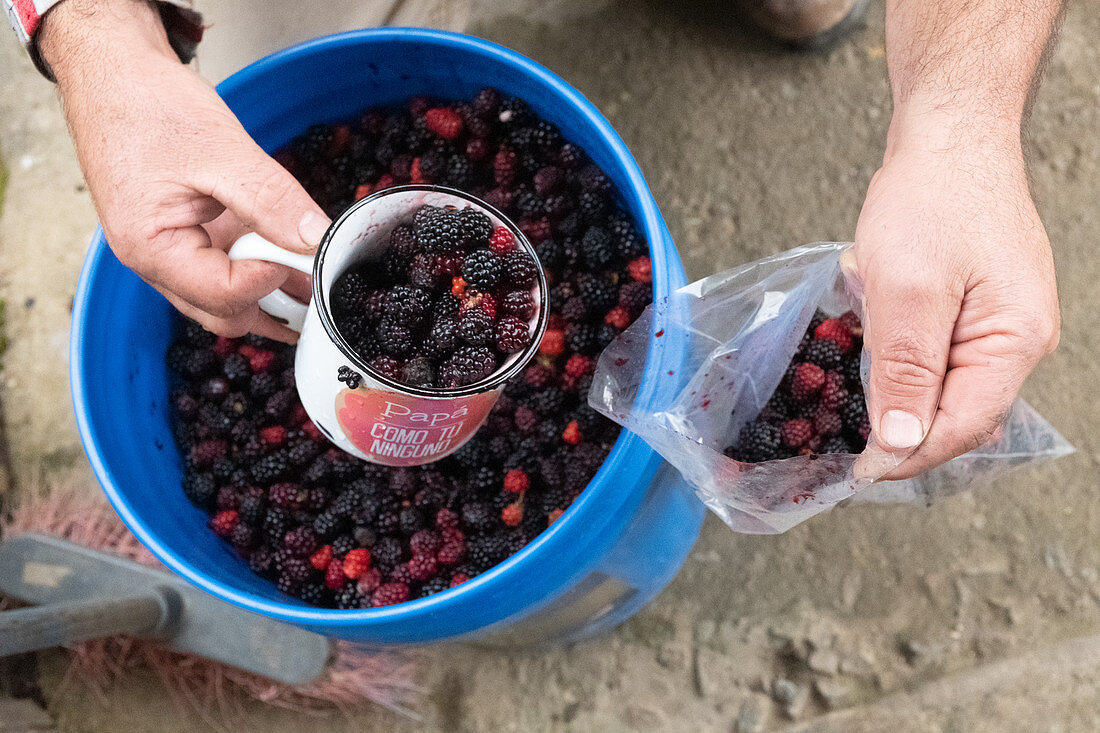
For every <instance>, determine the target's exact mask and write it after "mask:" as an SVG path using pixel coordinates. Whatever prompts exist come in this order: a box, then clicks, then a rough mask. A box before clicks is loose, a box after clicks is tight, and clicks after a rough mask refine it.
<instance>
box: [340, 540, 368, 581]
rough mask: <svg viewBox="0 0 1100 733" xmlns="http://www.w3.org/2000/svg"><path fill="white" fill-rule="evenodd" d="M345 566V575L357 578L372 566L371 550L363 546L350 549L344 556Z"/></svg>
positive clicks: (353, 578) (352, 578)
mask: <svg viewBox="0 0 1100 733" xmlns="http://www.w3.org/2000/svg"><path fill="white" fill-rule="evenodd" d="M343 566H344V567H343V569H344V575H346V576H347V577H348V578H349V579H351V580H357V579H358V578H359V577H361V576H362V575H363V573H365V572H366V571H367V568H369V567H370V551H369V550H367V549H366V548H363V547H359V548H356V549H354V550H350V551H349V552H348V553H347V554H346V555H345V556H344V563H343Z"/></svg>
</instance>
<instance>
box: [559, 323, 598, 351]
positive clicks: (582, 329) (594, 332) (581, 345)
mask: <svg viewBox="0 0 1100 733" xmlns="http://www.w3.org/2000/svg"><path fill="white" fill-rule="evenodd" d="M565 345H566V348H567V349H569V350H570V351H572V352H574V353H577V354H585V355H591V354H596V353H597V352H599V350H600V341H599V333H598V329H597V327H596V326H595V325H593V324H591V323H570V324H569V325H568V326H566V329H565Z"/></svg>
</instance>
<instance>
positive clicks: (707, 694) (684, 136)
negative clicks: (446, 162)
mask: <svg viewBox="0 0 1100 733" xmlns="http://www.w3.org/2000/svg"><path fill="white" fill-rule="evenodd" d="M457 5H459V6H461V8H459V9H460V10H462V12H458V10H456V9H455V8H454V7H451V8H450V13H449V14H442V15H434V16H426V17H428V19H429V20H430V21H433V22H437V21H438V22H441V23H444V24H455V23H458V24H465V27H466V28H467V29H468V30H469V31H470V32H472V33H474V34H476V35H480V36H483V37H486V38H490V39H492V40H495V41H499V42H501V43H504V44H506V45H509V46H511V47H513V48H516V49H518V50H520V51H522V52H524V53H526V54H528V55H530V56H531V57H533V58H535V59H536V60H538V61H540V62H542V63H544V64H545V65H547V66H548V67H550V68H551V69H553V70H554V71H556V72H557V73H559V74H561V75H562V76H563V77H564V78H565V79H567V80H568V81H570V82H572V83H573V84H575V85H576V86H577V87H578V88H579V89H580V90H581V91H582V92H583V93H585V94H586V95H587V96H588V97H589V98H590V99H591V100H592V101H593V102H595V103H596V104H597V106H599V107H600V109H601V110H603V112H604V113H605V114H606V115H607V116H608V117H609V118H610V120H611V122H612V123H613V124H614V125H615V127H616V128H617V129H618V130H619V132H620V134H621V135H622V136H623V138H624V139H625V140H626V142H627V144H628V145H629V147H630V148H631V150H632V151H633V152H634V154H635V156H636V157H637V158H638V160H639V162H640V164H641V166H642V169H643V171H644V172H645V174H646V176H647V178H648V181H649V183H650V186H651V187H652V189H653V192H654V194H655V196H656V198H657V201H658V203H659V204H660V206H661V210H662V211H663V213H664V215H665V217H666V219H667V221H668V223H669V226H670V228H671V231H672V233H673V236H674V238H675V240H676V242H677V245H678V247H679V250H680V254H681V256H682V258H683V260H684V263H685V265H686V268H687V271H688V275H689V277H690V278H692V279H694V278H697V277H701V276H704V275H707V274H710V273H711V272H714V271H717V270H720V269H724V268H726V267H729V266H732V265H735V264H738V263H741V262H745V261H748V260H751V259H755V258H757V257H760V256H763V255H766V254H770V253H774V252H778V251H780V250H783V249H787V248H789V247H792V246H795V245H798V244H802V243H805V242H810V241H815V240H829V239H839V240H845V239H849V238H850V237H851V236H852V233H853V231H854V227H855V222H856V218H857V216H858V213H859V208H860V204H861V200H862V195H863V192H864V191H865V189H866V186H867V183H868V181H869V179H870V177H871V174H872V173H873V172H874V170H875V167H876V165H877V163H878V161H879V159H880V157H881V154H882V148H883V142H884V136H885V131H886V127H887V124H888V121H889V116H890V109H891V107H890V98H889V90H888V87H887V83H886V77H885V73H886V63H885V56H884V47H883V32H882V13H883V11H882V3H881V2H875V3H873V4H872V10H871V14H870V18H869V21H868V27H867V28H866V29H863V30H861V31H859V32H857V33H856V34H855V35H853V36H852V37H851V38H849V39H847V40H845V41H844V42H842V43H841V44H840V45H838V46H837V47H835V48H833V49H831V50H829V51H826V52H815V53H787V52H784V51H782V50H780V49H776V48H774V47H773V46H771V45H769V44H767V43H765V42H762V41H759V40H756V39H753V38H752V37H750V36H748V35H746V34H745V33H743V32H741V31H740V30H739V29H738V28H737V27H736V24H735V23H734V22H733V20H732V19H731V18H730V16H729V12H728V10H727V6H728V4H727V3H719V2H716V1H715V2H692V3H686V4H685V3H675V4H673V3H663V2H660V0H647V1H641V0H638V1H635V2H621V3H606V2H598V3H580V2H572V1H558V2H549V3H544V4H542V5H541V6H540V7H538V8H537V9H533V10H531V11H530V12H528V8H529V7H531V6H532V4H530V3H524V2H521V1H520V0H509V1H508V2H505V3H498V4H488V3H486V4H478V3H474V4H472V5H469V4H465V5H464V4H462V3H458V4H457ZM205 6H206V9H207V12H208V15H209V16H211V17H212V18H213V19H214V20H215V25H214V26H213V28H212V29H211V31H210V32H209V33H210V36H211V39H210V47H211V48H212V49H214V51H216V53H214V52H212V54H213V55H214V56H215V57H214V58H211V59H210V60H209V61H208V62H205V61H204V69H205V70H207V72H208V73H210V74H211V75H212V76H214V77H215V78H218V77H220V76H221V75H223V74H224V73H227V72H228V71H230V70H232V69H233V68H235V67H236V66H239V65H240V63H243V62H244V61H246V60H248V58H250V57H255V56H256V55H259V54H260V53H262V52H265V51H268V50H271V49H273V48H275V47H278V46H280V45H284V44H285V43H286V42H289V41H292V40H297V36H295V33H302V32H305V31H306V30H309V31H316V32H321V30H341V29H343V28H344V27H350V26H347V25H340V24H341V23H348V22H349V18H352V15H351V14H348V13H345V14H341V12H342V11H340V10H339V8H342V7H344V6H342V5H340V4H339V3H335V4H334V7H336V8H337V9H336V10H333V11H332V15H333V18H331V19H330V20H331V26H330V27H325V28H323V29H322V28H320V27H318V28H314V27H313V26H310V27H309V28H308V29H305V30H303V29H301V28H297V29H293V28H291V27H290V25H289V24H288V23H285V22H284V23H282V24H280V23H278V22H276V20H273V21H272V28H273V32H272V35H271V36H270V37H261V38H259V39H256V38H250V39H249V41H248V43H244V44H239V45H234V44H231V43H228V42H227V40H226V39H227V38H232V35H231V31H232V30H233V25H232V24H233V23H234V22H240V23H243V22H244V20H245V19H246V16H245V14H244V13H243V12H242V11H241V10H240V9H239V8H237V9H235V10H234V9H230V8H228V7H227V6H230V3H225V2H215V1H213V0H211V2H209V3H205ZM348 7H350V4H348ZM673 8H675V9H673ZM222 9H225V15H224V16H222V17H223V18H224V20H223V21H222V22H221V25H219V24H218V23H219V21H218V18H219V13H220V12H221V11H222ZM1094 9H1095V8H1094V7H1092V6H1091V5H1090V4H1088V3H1075V4H1073V5H1072V7H1071V8H1070V10H1069V14H1068V17H1067V19H1066V23H1065V27H1064V30H1063V33H1062V40H1061V43H1060V44H1059V46H1058V49H1057V52H1056V54H1055V55H1054V58H1053V61H1052V64H1051V67H1050V69H1049V71H1048V73H1047V78H1046V81H1045V83H1044V85H1043V88H1042V91H1041V93H1040V95H1039V97H1038V101H1037V104H1036V106H1035V110H1034V116H1033V120H1032V123H1031V126H1030V130H1029V140H1028V150H1029V152H1030V157H1031V164H1032V178H1033V190H1034V194H1035V196H1036V200H1037V202H1038V205H1039V209H1040V212H1041V214H1042V215H1043V219H1044V221H1045V223H1046V225H1047V229H1048V231H1049V233H1050V237H1051V241H1052V242H1053V244H1054V250H1055V259H1056V263H1057V267H1058V277H1059V286H1060V292H1061V302H1062V309H1063V332H1062V342H1061V346H1060V348H1059V350H1058V351H1057V353H1055V354H1054V355H1053V356H1051V357H1049V358H1048V359H1047V360H1045V361H1044V362H1043V363H1042V364H1041V365H1040V366H1039V368H1038V369H1037V370H1036V372H1035V373H1034V374H1033V376H1032V377H1031V378H1030V379H1029V381H1028V382H1027V384H1026V385H1025V387H1024V390H1023V395H1024V396H1025V397H1026V398H1027V399H1028V400H1029V401H1030V402H1031V403H1032V404H1033V405H1034V406H1035V407H1036V408H1037V409H1038V410H1039V411H1040V412H1041V413H1043V414H1044V415H1047V416H1048V417H1049V418H1050V419H1051V421H1052V422H1053V423H1054V424H1055V425H1056V427H1058V428H1059V430H1061V431H1062V432H1063V434H1064V435H1065V436H1066V437H1067V438H1068V439H1069V440H1070V442H1072V443H1073V444H1074V445H1075V446H1076V447H1077V453H1076V454H1074V455H1072V456H1070V457H1068V458H1065V459H1062V460H1060V461H1058V462H1057V463H1053V464H1050V465H1047V466H1043V467H1040V468H1036V469H1030V470H1025V471H1022V472H1019V473H1016V474H1013V475H1011V476H1009V477H1007V478H1005V479H1003V480H1000V481H997V482H996V483H995V484H993V485H990V486H987V487H984V488H981V489H978V490H975V491H973V492H970V493H964V494H961V495H959V496H956V497H953V498H950V499H947V500H944V501H942V502H940V503H937V504H936V505H934V506H932V507H928V508H925V507H912V506H872V505H861V506H855V507H850V508H845V509H841V510H837V511H834V512H832V513H830V514H826V515H823V516H820V517H817V518H815V519H813V520H811V521H810V522H808V523H806V524H805V525H803V526H800V527H797V528H795V529H794V530H791V531H790V532H788V533H786V534H784V535H781V536H775V537H754V536H742V535H735V534H732V533H731V532H730V531H729V530H727V529H726V528H725V526H724V525H722V524H721V523H720V522H718V521H716V520H713V518H711V519H708V522H707V524H706V526H705V528H704V531H703V534H702V537H701V538H700V541H699V543H698V545H697V546H696V548H695V550H694V552H693V553H692V555H691V557H690V558H689V559H688V562H687V563H686V565H685V567H684V569H683V570H682V571H681V573H680V574H679V576H678V577H677V578H676V580H675V581H674V582H673V583H672V584H671V585H670V586H669V588H668V589H667V590H666V591H665V592H664V593H663V594H662V595H661V596H660V597H659V598H658V599H657V600H656V601H655V602H654V603H653V604H651V605H650V606H649V607H648V608H646V609H645V610H644V611H643V612H641V613H640V614H638V615H637V616H636V617H635V618H634V619H632V620H631V621H630V622H628V623H626V624H625V625H623V626H622V627H621V628H619V629H618V630H617V631H616V632H615V633H613V634H611V635H609V636H606V637H604V638H601V639H598V640H594V641H591V642H587V643H584V644H580V645H577V646H575V647H572V648H568V649H558V650H553V651H549V652H537V653H535V652H523V651H517V652H511V653H501V652H485V651H477V650H472V649H467V648H460V647H443V648H432V649H427V650H423V651H422V652H420V657H421V658H422V664H421V670H422V678H421V681H422V683H423V684H424V686H425V688H426V695H425V698H424V701H423V703H422V704H421V706H420V712H421V715H422V717H423V720H422V721H421V722H414V721H411V720H408V719H404V718H401V717H398V716H396V715H394V714H392V713H388V712H385V711H381V710H379V709H376V708H366V709H363V710H360V711H356V712H352V713H350V714H346V715H345V714H336V715H334V716H332V717H330V718H327V719H325V721H324V722H323V723H319V722H318V721H317V720H316V719H314V718H312V717H308V716H304V715H302V714H298V713H290V712H286V711H281V710H278V709H274V708H270V707H266V706H263V705H260V704H250V705H246V706H245V708H244V710H243V711H242V712H241V713H239V714H235V715H232V716H228V717H223V718H222V719H221V723H222V724H223V725H225V726H226V727H227V728H233V729H236V730H239V731H252V730H256V731H260V730H263V731H271V732H275V733H277V732H279V731H291V730H296V729H299V728H301V727H302V726H304V725H310V726H317V727H318V728H321V729H325V730H333V731H344V730H347V731H351V730H356V731H364V730H387V731H406V730H410V731H411V730H427V731H436V730H438V731H471V732H473V731H594V730H601V731H646V730H654V731H656V730H661V731H723V732H725V731H737V732H738V733H750V732H754V731H764V730H790V731H864V730H865V731H878V730H885V729H888V728H889V729H891V730H894V731H898V732H899V733H903V732H908V731H1008V730H1028V731H1036V730H1043V731H1048V730H1049V731H1092V730H1097V729H1100V672H1097V670H1098V669H1100V666H1098V664H1097V662H1098V661H1100V543H1098V542H1097V538H1098V537H1100V521H1098V519H1100V516H1098V515H1100V502H1098V501H1097V499H1096V496H1097V494H1096V490H1097V480H1096V475H1097V469H1098V463H1100V444H1098V442H1097V425H1098V423H1097V420H1096V417H1095V412H1094V411H1095V410H1096V409H1097V400H1096V396H1095V388H1094V386H1093V385H1094V384H1096V383H1097V382H1100V366H1098V361H1097V356H1096V355H1097V354H1098V353H1100V349H1098V344H1097V336H1096V330H1095V329H1094V328H1093V327H1092V326H1091V325H1090V324H1091V320H1090V317H1089V316H1088V315H1087V313H1086V310H1087V308H1088V307H1090V306H1089V305H1088V303H1089V302H1091V297H1090V296H1089V295H1088V293H1089V292H1090V291H1091V290H1092V288H1093V287H1095V283H1096V282H1097V281H1100V258H1097V257H1096V255H1095V253H1094V248H1095V242H1096V241H1097V240H1098V238H1100V208H1098V207H1097V205H1096V202H1097V201H1098V200H1100V133H1098V131H1100V119H1098V112H1097V110H1098V109H1100V50H1098V48H1097V46H1096V44H1095V43H1094V42H1093V41H1094V39H1095V38H1096V37H1097V36H1098V35H1100V15H1098V14H1096V13H1095V12H1093V11H1094ZM349 12H350V11H349ZM312 22H314V23H315V24H322V25H323V23H324V22H325V21H324V19H323V18H322V19H321V20H317V19H314V21H312ZM360 22H361V21H360ZM0 68H2V69H3V70H4V72H3V74H2V75H0V149H2V151H3V159H4V162H5V163H6V165H7V168H8V170H9V173H10V179H9V183H8V187H7V192H6V194H5V197H4V201H3V212H2V216H0V293H2V295H3V298H4V300H5V301H6V303H7V336H8V338H9V340H10V342H11V346H10V348H9V351H8V352H7V354H6V355H5V363H4V380H3V385H2V386H3V389H2V398H3V401H4V409H5V411H6V416H7V423H8V424H7V428H8V434H9V435H10V438H11V449H12V455H13V469H14V473H15V477H16V479H17V481H18V482H19V483H20V484H21V485H24V486H25V485H28V484H30V483H33V482H36V481H39V480H42V478H41V477H45V480H46V481H47V482H52V481H58V480H72V479H71V477H72V476H74V475H75V476H76V477H77V479H76V480H81V481H84V482H85V483H86V484H87V485H88V486H89V490H94V489H92V488H91V487H93V486H94V484H93V481H94V480H93V479H91V478H90V473H89V470H88V468H87V465H86V462H85V460H84V458H83V455H82V453H81V452H80V448H79V441H78V439H77V437H76V433H75V426H74V423H73V419H72V417H71V413H70V408H69V405H68V395H67V390H66V376H65V372H66V369H67V363H66V338H67V317H68V307H69V304H70V302H71V298H72V295H73V291H74V288H75V282H76V275H77V272H78V269H79V264H80V260H81V258H82V254H83V251H84V247H85V246H86V242H87V239H88V236H89V235H90V233H91V231H92V228H93V227H94V221H95V217H94V212H93V211H92V208H91V204H90V202H89V200H88V196H87V194H86V192H84V190H83V186H82V184H81V180H80V175H79V171H78V170H77V168H76V165H75V162H73V160H72V157H71V149H70V146H69V143H68V142H67V139H66V137H65V135H64V126H63V123H62V122H61V120H60V116H59V114H58V113H57V110H56V104H55V102H54V101H53V100H52V98H51V91H50V89H49V86H48V85H47V84H46V83H45V82H43V81H41V80H40V79H38V78H37V77H36V76H35V75H34V73H33V72H32V71H31V70H30V66H29V64H28V63H27V62H26V61H25V59H23V58H22V57H21V56H20V52H19V51H18V49H17V48H16V47H15V44H14V43H13V42H11V39H7V38H4V39H0ZM66 477H70V478H66ZM42 661H43V665H42V680H41V684H42V688H43V690H44V692H45V697H46V700H47V702H48V707H47V709H48V712H49V714H50V715H51V716H52V717H53V718H54V720H55V721H56V724H57V726H58V728H60V729H62V730H66V731H89V732H91V731H115V730H121V729H124V728H125V729H128V730H132V731H135V732H137V731H163V732H166V733H167V732H169V731H177V730H178V731H185V730H195V729H199V728H202V727H204V724H203V723H202V722H201V718H199V717H197V716H196V714H195V713H194V712H193V711H190V710H187V709H185V708H183V709H181V708H177V707H174V706H173V705H171V704H170V703H168V702H166V700H165V697H164V695H163V693H162V692H161V690H160V688H159V687H158V685H157V684H156V682H155V681H154V680H153V679H152V678H150V677H149V676H148V675H145V674H142V673H140V672H137V673H133V674H131V675H128V676H127V677H126V678H125V679H124V681H123V682H122V683H120V684H119V685H118V686H116V687H115V688H113V689H111V690H110V691H109V692H108V695H107V698H106V700H100V699H98V698H96V697H94V696H93V695H92V694H91V693H89V692H88V691H87V690H84V689H82V688H80V687H79V686H68V687H65V688H59V687H58V685H59V681H60V677H61V670H62V666H63V658H62V656H61V655H60V654H50V655H45V656H44V657H43V660H42ZM2 729H3V726H0V730H2Z"/></svg>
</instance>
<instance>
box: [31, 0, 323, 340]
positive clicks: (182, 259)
mask: <svg viewBox="0 0 1100 733" xmlns="http://www.w3.org/2000/svg"><path fill="white" fill-rule="evenodd" d="M40 44H41V51H42V53H43V56H44V58H45V59H46V61H47V62H48V63H49V64H50V66H51V67H52V68H53V70H54V74H55V76H56V77H57V80H58V90H59V94H60V96H61V100H62V105H63V108H64V112H65V118H66V120H67V122H68V125H69V130H70V132H71V133H72V137H73V141H74V143H75V145H76V151H77V156H78V158H79V161H80V166H81V169H82V170H83V172H84V176H85V178H86V179H87V182H88V188H89V191H90V192H91V195H92V201H93V202H94V203H95V207H96V211H97V212H98V213H99V217H100V221H101V223H102V225H103V230H104V232H105V233H106V235H107V241H108V242H109V243H110V245H111V249H112V250H113V251H114V253H115V255H117V257H118V258H119V260H120V261H121V262H122V263H123V264H124V265H126V266H127V267H129V268H131V269H132V270H134V271H135V272H136V273H138V274H139V275H140V276H141V277H142V278H143V279H144V280H145V281H146V282H148V283H149V284H150V285H152V286H153V287H154V288H156V289H157V290H158V291H160V292H161V293H162V294H163V295H164V296H165V297H166V298H167V299H168V300H169V301H170V302H171V303H172V304H173V305H174V306H175V307H176V308H178V309H179V310H180V312H182V313H183V314H184V315H187V316H189V317H191V318H193V319H195V320H196V321H198V322H199V323H200V324H202V325H203V326H204V327H206V328H207V329H208V330H210V331H213V332H214V333H217V334H219V335H223V336H241V335H244V334H246V333H249V332H251V333H256V334H259V335H261V336H267V337H269V338H274V339H278V340H280V341H285V342H290V343H293V342H294V341H295V340H296V339H297V334H296V333H295V332H293V331H291V330H290V329H288V328H286V327H285V326H283V325H281V324H279V323H278V322H276V321H275V320H273V319H272V318H271V317H270V316H268V315H266V314H265V313H263V312H261V311H260V309H259V307H258V306H257V304H256V303H257V301H258V300H259V299H260V298H261V297H263V296H264V295H266V294H268V293H270V292H271V291H272V290H274V289H276V288H278V287H280V286H281V285H283V284H284V282H285V281H286V280H287V279H288V276H289V275H290V271H289V270H288V269H287V268H284V267H282V266H280V265H275V264H272V263H269V262H262V261H259V260H237V261H230V260H229V257H228V255H227V254H226V252H227V250H228V249H229V246H230V245H231V244H232V243H233V242H234V241H235V240H236V238H237V237H239V236H241V235H242V234H244V233H246V232H248V231H255V232H258V233H259V234H260V235H261V236H263V237H265V238H267V239H269V240H271V241H272V242H274V243H275V244H277V245H279V246H281V247H284V248H286V249H288V250H291V251H294V252H302V253H310V252H312V251H314V250H315V248H316V247H317V245H318V244H319V243H320V240H321V236H322V235H323V234H324V232H325V229H326V228H327V226H328V224H329V220H328V217H327V216H325V214H324V212H323V211H322V210H321V209H320V207H319V206H317V204H316V203H314V201H313V200H312V199H311V198H310V197H309V195H308V194H307V193H306V192H305V190H304V189H303V188H302V187H301V186H300V185H299V184H298V182H297V181H295V180H294V178H293V177H292V176H291V175H290V174H289V173H288V172H287V171H286V170H285V169H284V168H283V167H282V166H280V165H279V164H278V163H276V162H275V161H274V160H273V159H272V158H271V157H269V156H268V155H267V154H266V153H264V151H263V150H261V149H260V147H259V146H257V145H256V143H255V142H254V141H253V140H252V139H251V138H250V137H249V135H248V133H247V132H245V130H244V128H243V127H241V124H240V123H239V122H238V121H237V119H236V117H234V116H233V113H232V112H231V111H230V110H229V108H228V107H226V105H225V103H224V102H222V100H221V99H220V98H219V97H218V95H217V94H216V93H215V91H214V89H213V87H212V86H211V85H210V84H209V83H208V82H206V81H205V80H204V79H203V78H202V77H200V76H199V75H198V74H196V73H195V72H194V71H192V70H191V69H189V68H187V67H186V66H183V65H182V64H180V62H179V60H178V59H177V57H176V55H175V53H174V52H173V51H172V49H171V47H170V46H169V45H168V41H167V38H166V35H165V32H164V29H163V27H162V25H161V22H160V18H159V17H158V14H157V12H156V10H155V9H154V8H153V7H152V6H151V5H150V4H149V3H147V2H145V0H66V2H63V3H61V4H60V5H58V6H56V7H55V8H54V9H53V10H52V11H50V13H49V14H48V15H47V16H46V19H45V24H44V26H43V29H42V31H41V36H40ZM298 286H299V287H298V288H295V289H296V290H298V291H301V283H298ZM307 292H308V291H307Z"/></svg>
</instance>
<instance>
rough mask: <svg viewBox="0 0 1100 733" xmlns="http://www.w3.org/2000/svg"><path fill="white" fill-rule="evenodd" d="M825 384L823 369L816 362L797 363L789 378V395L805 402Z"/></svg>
mask: <svg viewBox="0 0 1100 733" xmlns="http://www.w3.org/2000/svg"><path fill="white" fill-rule="evenodd" d="M824 384H825V370H824V369H822V368H821V367H819V366H818V365H817V364H809V363H805V364H799V365H798V366H796V367H795V368H794V373H793V375H792V378H791V396H792V397H794V398H795V399H796V400H798V401H799V402H806V401H807V400H809V399H810V398H812V397H814V396H815V395H816V394H817V393H818V392H820V391H821V388H822V386H824Z"/></svg>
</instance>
